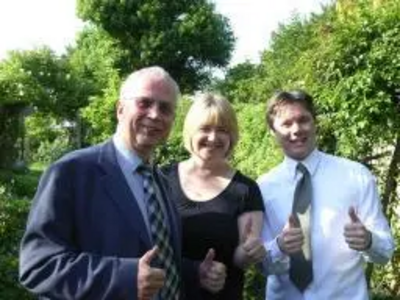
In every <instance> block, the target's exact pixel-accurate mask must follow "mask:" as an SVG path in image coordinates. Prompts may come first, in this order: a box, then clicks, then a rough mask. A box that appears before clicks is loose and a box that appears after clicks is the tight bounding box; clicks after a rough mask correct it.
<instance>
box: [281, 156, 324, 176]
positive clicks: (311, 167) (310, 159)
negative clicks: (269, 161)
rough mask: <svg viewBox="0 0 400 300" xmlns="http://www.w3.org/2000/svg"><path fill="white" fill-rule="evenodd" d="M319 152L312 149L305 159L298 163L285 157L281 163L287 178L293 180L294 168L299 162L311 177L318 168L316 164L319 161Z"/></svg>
mask: <svg viewBox="0 0 400 300" xmlns="http://www.w3.org/2000/svg"><path fill="white" fill-rule="evenodd" d="M321 155H322V154H321V152H320V151H319V150H318V149H314V150H313V151H312V152H311V153H310V154H309V155H308V156H307V157H306V158H305V159H303V160H301V161H298V160H295V159H293V158H291V157H288V156H286V155H285V159H284V161H283V163H284V166H285V169H286V171H287V174H288V176H289V178H291V179H292V180H294V179H295V178H296V167H297V164H298V163H299V162H301V163H302V164H303V165H304V166H305V167H306V168H307V170H308V172H310V175H311V176H313V175H314V174H315V173H316V171H317V168H318V164H319V162H320V160H321Z"/></svg>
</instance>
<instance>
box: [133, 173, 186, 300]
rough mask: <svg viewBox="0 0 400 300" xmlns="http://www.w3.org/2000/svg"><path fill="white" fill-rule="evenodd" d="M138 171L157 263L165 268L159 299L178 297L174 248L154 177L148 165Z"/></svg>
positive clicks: (173, 299)
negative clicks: (141, 179) (156, 254)
mask: <svg viewBox="0 0 400 300" xmlns="http://www.w3.org/2000/svg"><path fill="white" fill-rule="evenodd" d="M138 173H139V174H141V175H142V176H143V187H144V195H145V197H146V199H147V202H146V204H147V205H146V208H147V213H148V218H149V225H150V233H151V236H152V240H153V242H154V244H155V245H157V246H158V249H159V254H158V261H157V263H158V264H159V265H160V266H161V267H162V268H163V269H164V270H165V274H166V276H165V284H164V286H163V287H162V289H161V290H160V293H159V295H160V296H159V299H160V300H175V299H179V285H180V278H179V273H178V268H177V265H176V261H175V259H174V249H173V248H172V246H171V243H172V241H171V234H170V232H169V227H168V224H167V220H166V219H167V218H166V216H165V212H164V210H163V209H162V206H161V203H160V202H161V199H159V197H157V194H156V192H155V187H154V185H155V183H154V178H153V175H152V172H151V169H150V167H149V166H146V165H141V166H140V167H139V168H138Z"/></svg>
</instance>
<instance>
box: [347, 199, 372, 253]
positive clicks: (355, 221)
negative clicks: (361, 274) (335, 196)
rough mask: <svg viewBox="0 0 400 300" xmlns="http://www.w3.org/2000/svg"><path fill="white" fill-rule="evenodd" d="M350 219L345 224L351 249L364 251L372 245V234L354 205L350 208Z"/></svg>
mask: <svg viewBox="0 0 400 300" xmlns="http://www.w3.org/2000/svg"><path fill="white" fill-rule="evenodd" d="M348 214H349V220H350V222H348V223H347V224H346V225H345V226H344V238H345V241H346V243H347V244H348V245H349V247H350V249H353V250H357V251H364V250H367V249H368V248H370V247H371V244H372V234H371V232H370V231H369V230H367V229H366V228H365V226H364V224H363V223H362V222H361V221H360V218H359V217H358V215H357V213H356V211H355V209H354V207H353V206H350V208H349V212H348Z"/></svg>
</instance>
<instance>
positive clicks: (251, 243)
mask: <svg viewBox="0 0 400 300" xmlns="http://www.w3.org/2000/svg"><path fill="white" fill-rule="evenodd" d="M183 137H184V143H185V148H186V149H187V151H188V152H189V153H190V158H189V159H188V160H185V161H182V162H180V163H178V164H174V165H171V166H169V167H166V168H164V171H165V172H166V173H167V175H168V176H169V178H170V179H171V182H172V184H173V193H174V197H173V198H174V199H175V200H176V203H177V206H178V210H179V212H180V215H181V220H182V238H183V241H182V247H183V249H182V255H183V256H184V257H186V258H189V259H192V260H198V261H201V260H203V258H204V257H205V256H207V255H208V257H209V258H211V259H213V260H214V261H217V262H219V263H220V264H221V265H223V268H222V269H220V270H219V272H218V271H217V272H216V274H215V277H210V278H208V279H207V280H203V281H201V280H200V282H206V284H205V285H203V286H202V287H200V288H199V289H197V288H196V287H194V286H193V287H186V298H187V299H191V300H195V299H227V300H228V299H229V300H232V299H242V293H243V269H244V268H246V267H247V266H249V265H250V264H253V263H258V262H260V261H262V260H263V259H264V257H265V254H266V252H265V249H264V247H263V245H262V242H261V239H260V233H261V227H262V219H263V211H264V206H263V202H262V198H261V193H260V190H259V188H258V186H257V184H256V182H255V181H253V180H252V179H250V178H249V177H247V176H245V175H243V174H242V173H241V172H240V171H237V170H235V169H234V168H232V166H231V165H230V164H229V156H230V154H231V153H232V151H233V149H234V147H235V145H236V144H237V141H238V125H237V119H236V115H235V112H234V110H233V108H232V106H231V105H230V103H229V102H228V101H227V100H226V99H225V98H223V97H221V96H218V95H214V94H203V95H201V96H199V97H197V98H196V99H195V100H194V102H193V104H192V106H191V108H190V110H189V112H188V114H187V116H186V119H185V123H184V129H183ZM200 276H202V272H201V270H200ZM225 276H226V277H225ZM221 278H222V279H221Z"/></svg>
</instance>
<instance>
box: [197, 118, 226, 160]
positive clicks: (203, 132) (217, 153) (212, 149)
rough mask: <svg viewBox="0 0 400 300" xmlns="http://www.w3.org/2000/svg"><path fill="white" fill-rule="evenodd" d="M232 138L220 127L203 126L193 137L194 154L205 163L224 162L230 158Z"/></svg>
mask: <svg viewBox="0 0 400 300" xmlns="http://www.w3.org/2000/svg"><path fill="white" fill-rule="evenodd" d="M230 147H231V136H230V134H229V132H228V130H227V129H226V128H225V127H223V126H218V125H206V124H204V125H201V126H200V127H199V128H198V129H197V130H196V131H195V132H194V134H193V136H192V152H193V153H192V154H193V155H195V156H197V157H199V158H200V159H202V160H204V161H210V160H217V161H218V160H223V159H226V157H227V156H228V153H229V150H230Z"/></svg>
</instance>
